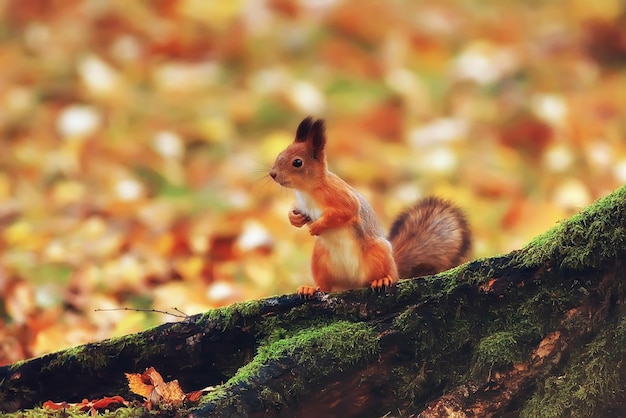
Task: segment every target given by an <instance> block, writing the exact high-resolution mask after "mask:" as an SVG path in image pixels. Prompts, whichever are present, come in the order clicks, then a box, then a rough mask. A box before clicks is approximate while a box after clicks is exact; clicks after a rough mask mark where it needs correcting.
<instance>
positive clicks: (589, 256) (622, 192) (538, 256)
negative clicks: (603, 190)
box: [515, 186, 626, 270]
mask: <svg viewBox="0 0 626 418" xmlns="http://www.w3.org/2000/svg"><path fill="white" fill-rule="evenodd" d="M625 213H626V186H622V187H621V188H619V189H618V190H616V191H615V192H614V193H612V194H610V195H608V196H606V197H604V198H602V199H599V200H598V201H596V202H595V203H594V204H593V205H591V206H589V207H587V208H586V209H585V210H583V211H582V212H580V213H578V214H577V215H574V216H573V217H571V218H570V219H568V220H566V221H564V222H562V223H560V224H559V225H557V226H556V227H554V228H552V229H551V230H549V231H547V232H546V233H544V234H542V235H539V236H538V237H536V238H535V239H533V241H531V242H530V243H529V244H528V246H526V247H525V248H524V249H522V250H521V251H520V252H519V253H518V256H517V257H516V259H515V262H517V263H520V264H521V265H522V266H527V267H536V266H540V265H543V264H544V263H546V262H549V261H551V260H560V262H559V267H560V268H568V269H574V270H581V269H585V268H593V267H600V266H602V264H603V263H604V262H605V261H607V260H611V259H615V258H616V257H618V256H619V255H620V253H622V252H623V251H624V246H625V245H626V220H625V219H624V214H625Z"/></svg>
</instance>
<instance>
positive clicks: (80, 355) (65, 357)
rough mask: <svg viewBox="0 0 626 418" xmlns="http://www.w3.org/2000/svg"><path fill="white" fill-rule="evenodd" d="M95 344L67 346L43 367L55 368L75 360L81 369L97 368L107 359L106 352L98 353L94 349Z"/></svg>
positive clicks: (105, 363)
mask: <svg viewBox="0 0 626 418" xmlns="http://www.w3.org/2000/svg"><path fill="white" fill-rule="evenodd" d="M95 345H96V344H86V345H80V346H77V347H72V348H68V349H66V350H63V351H61V352H59V353H56V358H55V359H54V360H51V361H50V362H49V363H48V365H47V366H45V369H50V370H53V369H55V368H63V367H64V365H65V364H66V363H67V362H68V361H76V362H77V363H78V364H80V365H81V367H82V369H83V370H97V369H100V368H102V367H105V366H106V365H107V364H108V362H109V359H108V358H107V356H106V354H102V353H100V354H98V353H97V351H98V350H95V349H94V346H95Z"/></svg>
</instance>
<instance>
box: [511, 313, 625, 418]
mask: <svg viewBox="0 0 626 418" xmlns="http://www.w3.org/2000/svg"><path fill="white" fill-rule="evenodd" d="M624 358H626V318H624V317H622V318H621V319H620V320H619V322H618V323H617V325H616V326H615V327H614V328H613V327H611V326H610V325H608V326H607V327H605V328H604V329H603V330H602V331H601V332H600V333H599V334H598V335H597V336H596V338H594V339H593V340H592V341H591V342H590V343H588V344H586V345H585V346H584V347H582V348H581V350H579V352H578V354H577V355H574V356H573V357H572V358H570V360H569V361H568V363H567V365H566V367H565V369H564V370H563V372H562V373H561V374H560V375H558V376H551V377H549V378H547V379H546V380H545V381H544V382H543V384H542V385H540V386H539V388H538V390H537V392H536V393H535V395H534V396H533V397H532V398H531V399H530V401H528V402H527V404H526V405H525V406H524V409H523V411H522V413H521V415H520V416H521V417H522V418H524V417H528V418H530V417H533V418H535V417H540V418H549V417H555V418H556V417H563V416H568V417H590V416H609V414H607V413H606V411H604V410H603V407H604V406H606V405H610V402H611V401H612V400H615V399H617V398H618V397H623V396H624V387H625V386H626V364H625V362H624Z"/></svg>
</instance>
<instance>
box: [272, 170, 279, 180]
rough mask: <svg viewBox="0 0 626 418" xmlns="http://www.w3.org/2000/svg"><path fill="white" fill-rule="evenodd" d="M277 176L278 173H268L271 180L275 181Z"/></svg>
mask: <svg viewBox="0 0 626 418" xmlns="http://www.w3.org/2000/svg"><path fill="white" fill-rule="evenodd" d="M277 174H278V173H276V172H275V171H274V170H272V171H270V177H271V178H273V179H276V175H277Z"/></svg>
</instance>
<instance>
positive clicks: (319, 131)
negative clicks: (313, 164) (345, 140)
mask: <svg viewBox="0 0 626 418" xmlns="http://www.w3.org/2000/svg"><path fill="white" fill-rule="evenodd" d="M311 137H312V145H313V158H315V159H316V160H319V159H320V157H321V155H322V154H323V152H324V146H325V145H326V126H325V125H324V119H318V120H316V121H315V122H313V126H311Z"/></svg>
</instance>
